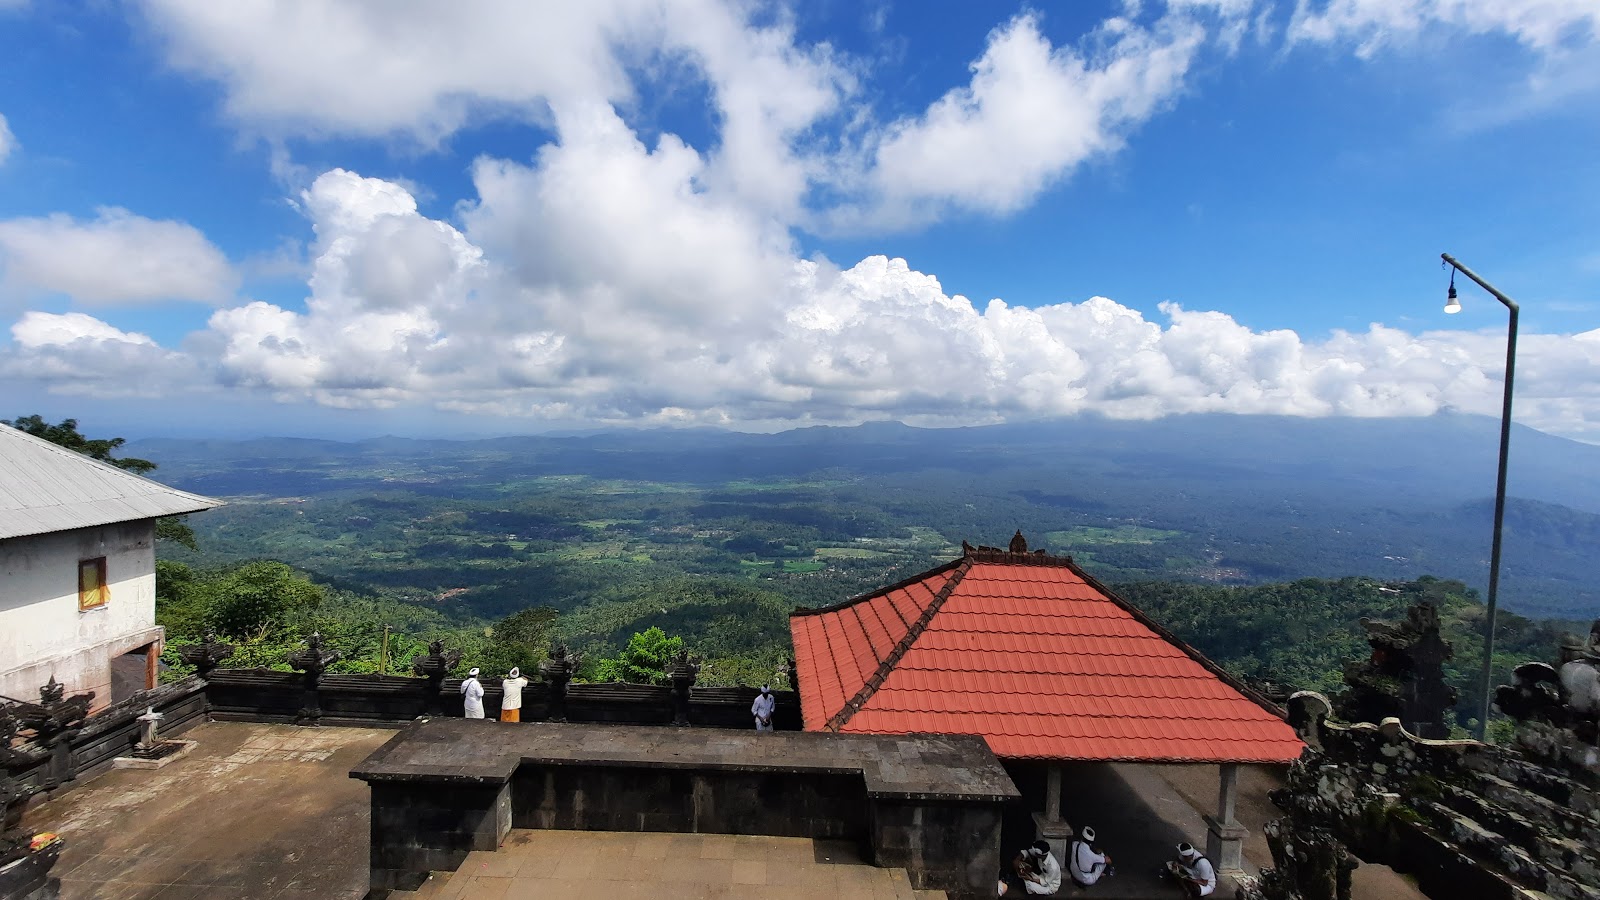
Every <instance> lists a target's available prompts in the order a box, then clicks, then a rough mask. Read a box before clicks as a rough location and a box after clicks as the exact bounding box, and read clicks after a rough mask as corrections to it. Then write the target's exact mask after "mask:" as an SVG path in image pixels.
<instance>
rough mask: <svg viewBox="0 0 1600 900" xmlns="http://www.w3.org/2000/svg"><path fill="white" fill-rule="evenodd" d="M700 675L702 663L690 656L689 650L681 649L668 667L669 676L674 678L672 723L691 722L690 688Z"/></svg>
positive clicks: (684, 723) (683, 723)
mask: <svg viewBox="0 0 1600 900" xmlns="http://www.w3.org/2000/svg"><path fill="white" fill-rule="evenodd" d="M699 675H700V664H699V663H698V662H696V661H694V660H693V659H690V658H689V651H688V650H682V651H679V653H678V655H677V656H675V657H673V660H672V663H671V665H669V666H668V667H667V677H668V678H670V679H671V680H672V724H674V725H680V726H682V725H688V724H689V689H690V688H693V687H694V682H695V679H696V678H697V677H699Z"/></svg>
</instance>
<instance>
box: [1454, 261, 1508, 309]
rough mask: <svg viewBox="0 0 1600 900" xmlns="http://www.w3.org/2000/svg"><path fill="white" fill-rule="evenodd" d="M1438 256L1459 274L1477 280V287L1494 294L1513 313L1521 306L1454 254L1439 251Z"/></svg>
mask: <svg viewBox="0 0 1600 900" xmlns="http://www.w3.org/2000/svg"><path fill="white" fill-rule="evenodd" d="M1439 258H1440V259H1442V260H1444V261H1445V262H1447V263H1449V264H1450V265H1451V266H1452V267H1453V268H1454V269H1455V270H1456V271H1457V272H1460V273H1461V274H1463V275H1465V276H1467V277H1468V278H1471V279H1472V280H1473V281H1475V282H1477V284H1478V287H1481V288H1483V289H1484V290H1486V291H1488V292H1489V293H1490V294H1492V295H1494V298H1495V299H1496V300H1499V301H1500V302H1501V303H1504V304H1505V305H1506V308H1508V309H1510V310H1511V312H1512V314H1513V315H1515V314H1516V312H1517V310H1519V309H1521V308H1522V307H1520V306H1518V305H1517V301H1515V300H1513V299H1511V298H1510V297H1507V296H1506V295H1505V294H1502V293H1500V291H1499V290H1498V289H1497V288H1496V287H1495V286H1494V285H1492V284H1490V283H1489V282H1487V281H1484V280H1483V279H1482V278H1479V277H1478V273H1477V272H1474V271H1472V270H1471V269H1469V268H1467V267H1466V266H1463V265H1462V264H1461V263H1460V262H1457V261H1456V258H1455V257H1454V256H1451V255H1450V254H1448V253H1441V254H1439Z"/></svg>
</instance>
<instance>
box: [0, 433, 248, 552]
mask: <svg viewBox="0 0 1600 900" xmlns="http://www.w3.org/2000/svg"><path fill="white" fill-rule="evenodd" d="M221 505H223V504H222V501H221V500H213V499H211V498H210V497H202V496H200V495H199V494H190V493H188V492H186V491H180V490H177V489H176V488H170V487H167V486H166V485H164V484H161V483H160V482H157V481H151V480H150V479H148V478H145V477H143V476H140V475H135V474H133V473H132V472H124V471H123V470H121V469H119V468H117V467H116V466H112V465H108V464H106V463H103V462H100V461H99V460H94V459H90V458H89V457H87V456H84V455H83V454H82V453H77V452H75V451H72V450H68V449H67V448H65V447H60V446H57V445H55V444H52V443H50V442H49V441H46V440H41V439H39V438H36V437H34V436H33V435H30V434H24V433H22V432H20V431H18V430H16V429H15V428H9V427H7V426H5V425H0V540H3V539H5V538H14V537H22V536H24V535H30V534H48V533H49V532H52V531H71V530H72V529H74V528H92V527H94V526H96V525H110V524H112V523H114V522H132V521H136V520H139V519H154V518H157V517H159V516H173V515H178V514H180V513H191V512H199V511H200V510H202V509H210V508H212V507H214V506H221Z"/></svg>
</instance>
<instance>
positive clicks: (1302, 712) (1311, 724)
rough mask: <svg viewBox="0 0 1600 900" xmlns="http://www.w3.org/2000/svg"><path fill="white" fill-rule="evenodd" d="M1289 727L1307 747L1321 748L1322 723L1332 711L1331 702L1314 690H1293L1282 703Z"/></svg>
mask: <svg viewBox="0 0 1600 900" xmlns="http://www.w3.org/2000/svg"><path fill="white" fill-rule="evenodd" d="M1284 706H1285V707H1286V708H1287V709H1288V720H1289V727H1291V728H1293V729H1294V733H1295V734H1296V735H1297V736H1298V737H1299V738H1300V740H1302V741H1305V743H1306V745H1307V746H1309V747H1314V748H1317V749H1321V747H1322V723H1323V722H1325V721H1326V720H1327V718H1328V716H1329V715H1330V714H1332V712H1333V704H1332V703H1329V702H1328V698H1327V697H1325V696H1323V695H1322V694H1319V693H1317V692H1316V691H1295V692H1294V693H1293V694H1290V695H1289V699H1288V701H1287V702H1286V703H1285V704H1284Z"/></svg>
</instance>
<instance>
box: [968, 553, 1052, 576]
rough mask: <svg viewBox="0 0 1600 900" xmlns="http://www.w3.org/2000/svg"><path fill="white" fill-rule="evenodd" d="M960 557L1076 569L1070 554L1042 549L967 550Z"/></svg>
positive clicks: (1011, 563) (978, 560)
mask: <svg viewBox="0 0 1600 900" xmlns="http://www.w3.org/2000/svg"><path fill="white" fill-rule="evenodd" d="M962 558H964V559H970V560H972V561H973V562H975V563H993V564H996V565H1002V566H1004V565H1011V566H1057V567H1061V568H1068V569H1073V570H1074V571H1076V570H1077V565H1076V564H1075V563H1073V561H1072V557H1070V556H1051V555H1050V554H1048V553H1045V552H1044V551H1043V550H1035V551H1033V552H1031V553H1012V552H1011V551H1009V550H983V549H977V550H968V551H966V552H964V553H963V554H962Z"/></svg>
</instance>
